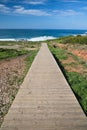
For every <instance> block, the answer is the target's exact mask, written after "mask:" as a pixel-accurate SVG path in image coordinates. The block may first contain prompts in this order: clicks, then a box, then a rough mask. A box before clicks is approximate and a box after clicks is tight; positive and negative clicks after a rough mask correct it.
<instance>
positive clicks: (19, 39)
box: [0, 36, 56, 42]
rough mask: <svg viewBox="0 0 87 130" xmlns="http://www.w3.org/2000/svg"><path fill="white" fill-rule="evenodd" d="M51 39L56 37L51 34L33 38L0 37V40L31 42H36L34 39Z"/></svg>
mask: <svg viewBox="0 0 87 130" xmlns="http://www.w3.org/2000/svg"><path fill="white" fill-rule="evenodd" d="M51 39H56V37H53V36H41V37H34V38H30V39H27V38H17V39H10V38H8V39H0V41H32V42H36V41H46V40H51Z"/></svg>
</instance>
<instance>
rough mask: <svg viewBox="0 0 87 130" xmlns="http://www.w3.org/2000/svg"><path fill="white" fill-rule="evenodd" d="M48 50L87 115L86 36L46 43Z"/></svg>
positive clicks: (69, 37) (70, 37)
mask: <svg viewBox="0 0 87 130" xmlns="http://www.w3.org/2000/svg"><path fill="white" fill-rule="evenodd" d="M48 43H49V48H50V50H51V52H52V54H53V56H54V57H55V59H56V61H57V63H58V64H59V66H60V68H61V70H62V72H63V74H64V76H65V77H66V80H67V81H68V83H69V85H70V86H71V89H72V90H73V92H74V94H75V96H76V97H77V99H78V101H79V103H80V105H81V107H82V108H83V110H84V112H85V114H86V115H87V36H76V37H75V36H68V37H63V38H59V39H56V40H52V41H48Z"/></svg>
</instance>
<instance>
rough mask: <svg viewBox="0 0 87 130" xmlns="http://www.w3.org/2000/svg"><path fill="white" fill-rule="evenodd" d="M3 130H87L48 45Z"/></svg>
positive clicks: (15, 101)
mask: <svg viewBox="0 0 87 130" xmlns="http://www.w3.org/2000/svg"><path fill="white" fill-rule="evenodd" d="M0 130H87V118H86V116H85V115H84V113H83V111H82V109H81V107H80V105H79V103H78V101H77V100H76V98H75V96H74V94H73V92H72V90H71V89H70V87H69V85H68V84H67V82H66V80H65V78H64V76H63V74H62V72H61V70H60V69H59V67H58V65H57V63H56V61H55V60H54V58H53V56H52V54H51V53H50V51H49V49H48V47H47V44H45V43H43V44H42V46H41V49H40V51H39V53H38V54H37V56H36V58H35V60H34V62H33V64H32V66H31V68H30V70H29V72H28V74H27V76H26V78H25V80H24V82H23V84H22V86H21V88H20V90H19V92H18V94H17V96H16V98H15V100H14V102H13V104H12V106H11V108H10V110H9V112H8V114H7V115H6V117H5V120H4V122H3V124H2V127H1V129H0Z"/></svg>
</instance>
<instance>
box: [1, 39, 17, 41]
mask: <svg viewBox="0 0 87 130" xmlns="http://www.w3.org/2000/svg"><path fill="white" fill-rule="evenodd" d="M0 41H16V39H0Z"/></svg>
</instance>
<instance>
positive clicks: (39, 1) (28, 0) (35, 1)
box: [24, 0, 46, 5]
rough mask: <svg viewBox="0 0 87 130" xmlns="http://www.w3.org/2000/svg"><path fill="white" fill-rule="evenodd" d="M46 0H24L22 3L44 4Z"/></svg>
mask: <svg viewBox="0 0 87 130" xmlns="http://www.w3.org/2000/svg"><path fill="white" fill-rule="evenodd" d="M45 1H46V0H25V1H24V3H27V4H32V5H39V4H44V2H45Z"/></svg>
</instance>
